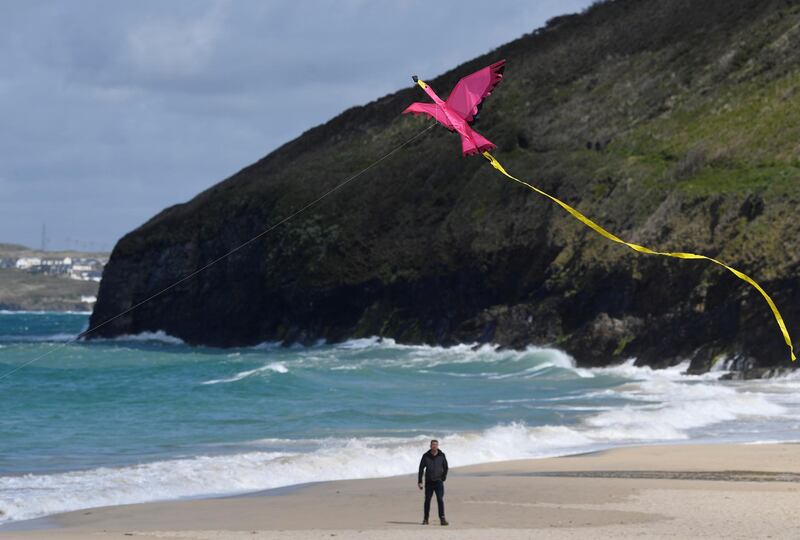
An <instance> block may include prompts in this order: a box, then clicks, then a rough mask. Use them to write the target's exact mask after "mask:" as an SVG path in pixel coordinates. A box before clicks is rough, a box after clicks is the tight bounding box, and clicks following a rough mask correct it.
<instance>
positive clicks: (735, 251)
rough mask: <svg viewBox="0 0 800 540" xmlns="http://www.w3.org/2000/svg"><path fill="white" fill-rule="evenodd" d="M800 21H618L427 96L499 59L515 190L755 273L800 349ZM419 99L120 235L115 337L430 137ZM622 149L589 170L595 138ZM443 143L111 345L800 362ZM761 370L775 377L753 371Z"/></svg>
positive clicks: (733, 283) (574, 27)
mask: <svg viewBox="0 0 800 540" xmlns="http://www.w3.org/2000/svg"><path fill="white" fill-rule="evenodd" d="M799 23H800V8H798V6H796V5H795V4H794V3H786V2H778V1H772V2H771V1H756V0H752V1H745V0H735V1H722V0H713V1H709V2H689V1H686V0H684V1H681V0H666V1H665V0H658V1H656V0H636V1H635V0H618V1H614V2H607V3H603V4H599V5H595V6H593V7H592V8H591V9H589V10H588V11H587V12H585V13H583V14H581V15H577V16H569V17H559V18H558V19H556V20H554V21H551V23H550V24H549V25H548V27H547V28H545V29H542V30H538V31H536V32H535V33H533V34H530V35H527V36H525V37H523V38H520V39H518V40H516V41H513V42H511V43H509V44H507V45H505V46H503V47H501V48H500V49H498V50H497V51H495V52H492V53H490V54H489V55H486V56H484V57H481V58H478V59H475V60H474V61H471V62H469V63H467V64H464V65H462V66H459V67H458V68H457V69H455V70H453V71H452V72H449V73H446V74H444V75H443V76H441V77H439V78H438V79H434V80H432V81H429V82H430V83H431V84H432V86H433V87H434V88H436V89H437V90H439V91H440V92H443V93H444V92H447V91H448V89H449V88H450V87H452V85H453V84H454V83H455V81H456V80H457V79H458V78H459V77H461V76H463V75H465V74H467V73H470V72H471V71H473V70H475V69H478V68H480V67H482V66H484V65H486V64H488V63H489V62H492V61H495V60H497V59H499V58H507V59H508V68H507V70H506V79H505V80H504V82H503V84H502V85H501V86H500V87H498V89H497V91H496V92H494V93H493V95H492V96H491V97H490V98H489V99H488V100H487V102H486V104H485V106H484V108H483V110H482V117H481V121H480V125H479V126H478V129H479V130H480V131H481V132H482V133H485V134H486V135H487V136H488V137H489V138H490V139H491V140H493V141H494V142H496V143H497V144H498V145H499V148H498V150H497V152H496V155H497V157H498V158H499V159H500V160H501V161H502V162H503V164H504V165H505V166H506V167H507V168H508V170H509V171H510V172H511V173H512V174H515V175H517V176H518V177H521V178H525V179H528V180H530V181H532V182H533V183H535V184H536V185H538V186H540V187H541V188H542V189H544V190H546V191H548V192H550V193H552V194H554V195H556V196H558V197H560V198H562V199H563V200H565V201H566V202H568V203H570V204H572V205H574V206H576V207H577V208H579V209H580V210H581V211H582V212H584V213H585V214H586V215H588V216H589V217H591V218H592V219H594V220H595V221H597V222H598V223H601V224H602V225H603V226H604V227H606V228H608V229H609V230H611V231H613V232H614V233H616V234H618V235H619V236H621V237H622V238H625V239H627V240H630V241H633V242H637V243H639V244H643V245H646V246H649V247H652V248H655V249H661V250H670V251H692V252H697V253H703V254H706V255H709V256H714V257H716V258H719V259H721V260H723V261H725V262H727V263H728V264H731V265H732V266H734V267H736V268H738V269H740V270H742V271H744V272H746V273H748V274H749V275H751V276H752V277H753V278H754V279H756V280H757V281H759V283H760V284H761V285H762V286H763V287H764V288H765V289H766V290H767V291H768V292H769V293H770V294H771V295H772V297H773V299H774V300H775V302H776V303H777V305H778V306H779V307H780V308H781V310H782V312H783V315H784V317H785V319H786V322H787V324H788V326H789V330H790V332H791V333H792V334H793V335H795V336H797V335H800V279H798V275H799V271H800V244H798V237H799V236H798V233H800V225H799V224H798V220H797V219H796V208H797V205H798V202H800V188H798V185H800V184H798V182H800V157H798V156H799V155H798V147H797V138H796V126H797V125H798V123H800V106H798V99H797V95H800V83H798V73H800V53H798V51H799V50H800V47H798V46H797V45H798V39H799V38H800V36H799V34H798V32H800V31H798V30H797V28H800V24H799ZM419 99H421V96H420V95H419V93H418V92H416V90H414V89H407V90H402V91H400V92H397V93H396V94H393V95H389V96H385V97H383V98H381V99H379V100H377V101H375V102H372V103H370V104H368V105H366V106H364V107H357V108H354V109H350V110H348V111H345V112H344V113H342V114H341V115H340V116H338V117H336V118H334V119H333V120H331V121H330V122H328V123H327V124H325V125H322V126H319V127H316V128H314V129H312V130H310V131H308V132H307V133H305V134H303V135H302V136H301V137H299V138H298V139H296V140H294V141H291V142H289V143H287V144H286V145H284V146H283V147H281V148H279V149H278V150H276V151H275V152H273V153H271V154H270V155H268V156H267V157H265V158H264V159H262V160H261V161H259V162H257V163H255V164H253V165H251V166H249V167H247V168H246V169H243V170H242V171H240V172H239V173H237V174H236V175H234V176H232V177H231V178H228V179H227V180H225V181H223V182H221V183H220V184H218V185H216V186H214V187H212V188H211V189H209V190H207V191H205V192H203V193H201V194H199V195H198V196H197V197H195V198H194V199H192V200H191V201H189V202H187V203H185V204H181V205H177V206H174V207H171V208H168V209H166V210H164V211H163V212H161V213H160V214H159V215H157V216H155V217H154V218H153V219H151V220H150V221H148V222H147V223H145V224H144V225H142V226H141V227H140V228H138V229H137V230H135V231H133V232H131V233H129V234H128V235H126V236H125V237H124V238H122V239H121V240H120V241H119V243H118V244H117V246H116V247H115V249H114V251H113V253H112V256H111V260H110V262H109V264H108V265H107V266H106V270H105V274H104V277H103V281H102V283H101V286H100V291H99V297H98V302H97V304H96V306H95V311H94V313H93V314H92V319H91V324H92V326H96V325H98V324H102V323H104V321H107V320H108V319H110V318H111V317H114V316H115V315H117V314H118V313H121V312H123V311H125V310H126V309H128V308H129V307H130V306H133V305H136V304H138V303H140V302H142V301H144V300H146V299H147V298H149V297H150V296H152V295H153V294H154V293H156V292H158V291H160V290H162V289H164V288H165V287H168V286H170V285H172V284H173V283H175V282H176V281H178V280H179V279H181V278H182V277H184V276H187V275H190V274H192V273H193V272H195V271H196V270H197V269H198V268H201V267H203V266H204V265H206V264H208V263H209V262H210V261H213V260H215V259H217V258H218V257H220V256H221V255H223V254H225V253H227V252H228V251H230V250H231V249H232V248H234V247H236V246H239V245H240V244H242V242H244V241H246V240H248V239H250V238H252V237H254V236H256V235H257V234H259V233H260V232H261V231H263V230H265V229H266V228H267V227H269V226H270V225H271V224H274V223H276V222H278V221H280V220H281V219H283V218H284V217H285V216H288V215H290V214H292V213H293V212H295V211H296V210H298V209H299V208H301V207H303V206H304V205H305V204H306V203H307V202H309V201H311V200H313V199H315V198H316V197H317V196H319V195H320V194H321V193H323V192H324V191H325V190H327V189H329V188H331V187H332V186H334V185H336V184H337V183H338V182H340V181H341V180H343V179H344V178H347V177H349V176H350V175H352V174H353V173H354V172H357V171H359V170H361V169H362V168H364V167H365V166H367V165H369V164H370V163H372V162H373V161H374V160H375V159H377V158H378V157H380V156H382V155H384V154H386V153H387V152H389V151H390V150H391V149H392V148H394V147H395V146H397V145H398V144H399V143H401V142H402V141H405V140H407V139H409V138H411V137H412V136H414V135H415V134H417V133H419V132H420V131H421V130H422V129H424V128H425V127H426V126H427V125H428V124H427V122H426V121H425V120H424V119H422V118H408V117H400V116H399V113H400V111H402V110H403V109H404V108H405V106H406V105H407V104H408V103H410V102H411V101H414V100H419ZM590 139H591V140H593V141H594V140H602V141H604V142H603V144H602V151H598V152H595V151H594V150H593V151H591V152H587V146H586V141H587V140H590ZM458 150H459V143H458V141H457V140H456V139H455V138H454V136H453V135H452V134H450V133H448V132H447V131H446V130H444V129H434V130H431V131H429V132H427V133H426V134H425V135H423V136H422V137H420V138H419V139H418V140H415V141H414V142H413V143H411V144H409V145H408V146H407V147H406V148H404V149H403V150H402V151H401V152H398V153H397V154H395V155H393V156H392V157H391V158H389V159H388V160H386V161H385V162H383V163H381V164H380V165H379V166H378V167H376V168H374V169H372V170H370V171H369V172H368V173H366V174H364V175H363V177H361V178H359V179H358V180H357V181H356V182H354V183H353V184H351V185H348V186H346V187H345V188H343V189H342V190H340V191H338V192H336V193H335V194H334V195H332V196H331V197H329V198H327V199H326V200H325V201H324V202H323V203H321V204H319V205H318V206H315V207H314V208H312V209H311V210H309V211H307V212H305V213H303V214H301V215H299V216H298V217H296V218H295V219H293V220H291V221H289V222H288V223H286V224H285V225H281V226H280V227H278V228H277V229H276V230H274V231H273V232H271V233H269V234H267V235H265V236H263V238H259V239H258V240H256V241H254V242H252V243H250V244H248V245H246V246H245V247H243V248H241V249H239V250H237V251H236V252H235V253H233V254H231V255H230V256H229V257H227V258H224V259H222V260H221V261H219V262H217V263H216V264H214V265H213V266H210V267H209V268H207V269H206V270H204V271H202V272H200V273H198V274H196V275H194V276H193V277H191V278H190V279H187V280H186V281H182V282H180V283H179V284H177V285H176V286H174V287H171V288H170V289H169V290H168V291H167V292H165V293H164V294H161V295H159V296H157V297H156V298H154V299H152V300H149V301H147V302H145V303H144V304H142V305H141V306H139V307H137V308H136V309H134V310H132V311H130V312H128V313H126V314H125V315H122V316H120V317H118V318H115V319H113V320H111V321H110V322H108V323H106V324H104V325H103V326H101V327H100V328H98V329H97V330H96V331H95V332H94V333H93V334H91V335H90V337H91V336H115V335H120V334H131V333H139V332H143V331H155V330H163V331H165V332H167V333H169V334H172V335H175V336H177V337H180V338H182V339H184V340H185V341H187V342H188V343H191V344H204V345H212V346H221V347H227V346H238V345H252V344H256V343H259V342H263V341H273V340H280V341H284V342H287V343H288V342H300V343H312V342H314V341H316V340H318V339H320V338H324V339H327V340H331V341H338V340H344V339H348V338H353V337H364V336H370V335H378V336H385V337H392V338H394V339H397V340H398V341H402V342H408V343H437V344H445V345H447V344H453V343H457V342H473V341H477V342H494V343H499V344H501V345H504V346H508V347H525V346H526V345H530V344H536V345H553V346H556V347H559V348H561V349H564V350H566V351H567V352H569V353H570V354H572V355H573V356H574V357H575V358H576V360H577V362H578V363H579V364H580V365H591V366H596V365H606V364H610V363H615V362H619V361H622V360H625V359H627V358H630V357H636V358H637V362H638V363H640V364H647V365H652V366H654V367H664V366H669V365H674V364H675V363H678V362H680V361H682V360H685V359H691V360H692V365H691V371H693V372H697V373H700V372H704V371H707V370H708V369H710V368H711V366H713V365H714V363H715V362H717V361H718V360H719V359H720V358H722V357H726V358H733V359H735V365H736V366H737V367H738V368H740V369H742V370H751V371H752V370H754V369H755V370H757V369H761V368H767V367H775V366H782V367H788V366H789V365H790V363H789V360H788V352H787V350H786V347H785V344H784V343H783V341H782V339H781V336H780V334H779V332H778V330H777V327H776V325H775V322H774V320H773V319H772V314H771V312H770V311H769V309H768V308H767V306H766V304H765V303H764V301H763V299H762V298H761V296H760V295H759V294H758V293H757V292H756V291H755V290H753V289H752V288H751V287H749V286H748V285H746V284H745V283H743V282H742V281H740V280H738V279H736V278H735V277H733V276H732V275H731V274H730V273H728V272H727V271H725V270H724V269H722V268H720V267H718V266H716V265H712V264H708V263H705V262H701V261H681V260H677V259H667V258H662V257H654V256H645V255H639V254H635V253H633V252H632V251H630V250H628V249H627V248H625V247H622V246H619V245H616V244H612V243H609V242H607V241H606V240H604V239H602V238H600V237H599V236H597V235H595V234H594V233H593V232H591V231H589V230H587V229H586V228H584V227H583V226H582V225H580V224H578V223H577V222H575V221H574V220H573V219H572V218H571V217H569V216H568V215H566V214H565V213H563V212H562V211H561V210H560V209H559V208H557V207H554V206H553V205H552V204H551V203H550V202H548V201H547V200H545V199H543V198H541V197H539V196H538V195H536V194H534V193H532V192H530V191H528V190H526V189H523V188H521V187H520V186H518V185H515V184H512V183H510V182H507V181H506V180H504V179H503V178H502V177H500V176H498V175H497V174H496V173H495V172H494V171H493V170H492V169H491V168H490V167H489V166H488V165H487V164H486V163H485V162H483V161H482V160H480V159H478V158H473V159H464V158H461V156H460V152H459V151H458ZM753 373H755V372H753Z"/></svg>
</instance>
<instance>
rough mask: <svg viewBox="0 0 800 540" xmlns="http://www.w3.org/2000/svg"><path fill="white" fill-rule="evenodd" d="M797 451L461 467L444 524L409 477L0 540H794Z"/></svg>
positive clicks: (745, 449) (52, 526)
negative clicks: (425, 514)
mask: <svg viewBox="0 0 800 540" xmlns="http://www.w3.org/2000/svg"><path fill="white" fill-rule="evenodd" d="M798 458H800V445H798V444H797V443H775V444H733V443H722V444H681V445H653V446H631V447H623V448H614V449H610V450H602V451H599V452H588V453H583V454H573V455H569V456H563V457H555V458H541V459H521V460H510V461H497V462H490V463H484V464H478V465H469V466H463V467H453V468H452V469H451V473H450V475H449V476H448V481H447V483H446V490H445V505H446V508H447V517H448V520H449V521H450V522H451V525H450V526H449V527H448V528H444V527H439V526H438V525H430V526H428V527H423V526H421V525H419V521H420V520H421V513H422V509H421V503H422V496H421V494H420V492H419V490H418V489H417V487H416V478H415V474H413V473H412V474H406V475H400V476H390V477H381V478H369V479H357V480H332V481H320V482H310V483H305V484H294V485H291V486H284V487H279V488H274V489H269V490H262V491H257V492H251V493H245V494H237V495H229V496H224V497H212V498H195V499H182V500H169V501H159V502H149V503H137V504H126V505H118V506H104V507H97V508H90V509H84V510H76V511H71V512H65V513H60V514H52V515H49V516H45V517H42V518H36V519H33V520H23V521H19V522H11V523H8V524H6V525H4V526H2V527H0V538H21V539H23V538H24V539H64V540H73V539H74V540H77V539H78V538H101V539H105V538H131V537H138V538H197V539H200V538H202V539H222V538H226V539H227V538H231V539H237V538H275V537H281V538H292V539H305V538H323V537H327V538H330V537H331V536H332V535H335V536H336V537H337V540H340V539H341V538H378V539H386V540H389V539H394V538H398V539H399V538H423V537H428V536H429V535H430V534H431V533H433V532H434V531H435V532H436V533H437V534H441V535H445V536H449V537H452V538H466V539H472V538H475V539H483V538H486V539H489V538H492V539H503V538H508V539H516V538H532V536H531V530H532V529H535V530H536V532H537V534H541V533H543V532H544V533H546V534H545V535H544V536H545V537H548V538H581V537H584V538H585V537H586V536H587V535H588V534H591V535H592V536H593V537H609V538H627V537H642V536H644V537H648V538H662V537H663V538H667V537H675V536H676V535H677V536H681V537H692V536H704V537H709V536H710V537H713V538H718V537H723V536H728V537H730V536H733V537H739V538H750V537H766V536H772V537H773V538H797V537H800V525H797V520H796V519H795V506H796V501H797V496H798V493H800V459H798ZM435 508H436V503H435V501H434V502H433V505H432V510H431V515H432V517H433V518H435V516H436V510H435ZM431 523H432V524H434V523H437V520H436V519H432V520H431ZM10 526H12V527H14V529H16V530H11V529H10V528H9V527H10ZM434 526H435V527H436V529H433V530H432V529H431V527H434ZM587 527H591V528H592V530H591V533H590V532H589V531H588V530H587Z"/></svg>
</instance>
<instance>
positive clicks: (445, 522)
mask: <svg viewBox="0 0 800 540" xmlns="http://www.w3.org/2000/svg"><path fill="white" fill-rule="evenodd" d="M439 521H440V522H441V523H442V525H450V524H449V523H447V520H446V519H444V518H439Z"/></svg>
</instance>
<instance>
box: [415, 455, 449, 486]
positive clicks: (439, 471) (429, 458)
mask: <svg viewBox="0 0 800 540" xmlns="http://www.w3.org/2000/svg"><path fill="white" fill-rule="evenodd" d="M423 470H424V471H425V481H426V482H436V481H437V480H441V481H443V482H444V481H445V480H447V458H446V457H444V452H442V451H441V450H439V451H438V452H437V453H436V455H435V456H434V455H433V454H431V451H430V450H428V451H427V452H425V453H424V454H422V459H421V460H420V462H419V474H418V475H417V483H421V482H422V471H423Z"/></svg>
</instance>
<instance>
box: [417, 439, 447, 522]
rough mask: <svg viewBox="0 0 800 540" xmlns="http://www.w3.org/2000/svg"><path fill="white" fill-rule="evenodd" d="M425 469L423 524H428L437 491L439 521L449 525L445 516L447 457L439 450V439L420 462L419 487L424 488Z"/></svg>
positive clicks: (433, 442) (432, 442) (434, 441)
mask: <svg viewBox="0 0 800 540" xmlns="http://www.w3.org/2000/svg"><path fill="white" fill-rule="evenodd" d="M423 471H425V506H424V507H423V508H424V511H425V517H424V519H423V520H422V524H423V525H427V524H428V516H429V515H430V512H431V497H432V496H433V494H434V492H435V493H436V505H437V506H438V507H439V521H440V523H441V524H442V525H447V524H448V523H447V520H446V519H445V518H444V481H445V480H447V458H446V457H444V452H442V451H441V450H439V441H437V440H436V439H433V440H432V441H431V449H430V450H428V451H427V452H425V453H424V454H422V460H420V462H419V474H418V475H417V487H419V489H422V472H423Z"/></svg>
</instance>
